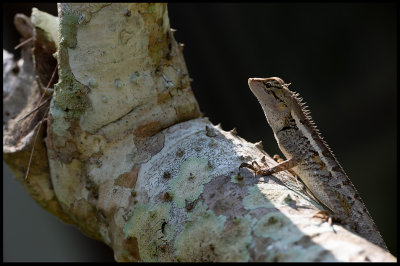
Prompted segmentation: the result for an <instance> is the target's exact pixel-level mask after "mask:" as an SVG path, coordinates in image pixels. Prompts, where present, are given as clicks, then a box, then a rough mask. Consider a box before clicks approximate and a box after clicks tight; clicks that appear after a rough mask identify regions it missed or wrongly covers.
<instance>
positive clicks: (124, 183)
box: [114, 166, 140, 188]
mask: <svg viewBox="0 0 400 266" xmlns="http://www.w3.org/2000/svg"><path fill="white" fill-rule="evenodd" d="M139 169H140V167H137V166H136V167H133V169H132V170H131V171H130V172H127V173H123V174H121V175H120V176H119V177H118V178H117V179H116V180H115V182H114V185H116V186H121V187H126V188H134V187H135V185H136V181H137V176H138V173H139Z"/></svg>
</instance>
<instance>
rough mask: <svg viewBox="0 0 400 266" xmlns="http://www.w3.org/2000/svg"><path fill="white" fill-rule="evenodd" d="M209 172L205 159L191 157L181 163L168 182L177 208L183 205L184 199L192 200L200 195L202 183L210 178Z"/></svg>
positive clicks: (184, 203)
mask: <svg viewBox="0 0 400 266" xmlns="http://www.w3.org/2000/svg"><path fill="white" fill-rule="evenodd" d="M210 172H211V168H210V167H209V165H208V160H207V159H203V158H196V157H193V158H189V159H187V160H186V161H185V162H183V163H182V165H181V167H180V169H179V172H178V175H177V177H175V178H174V179H173V180H171V182H170V183H169V188H170V190H171V192H172V193H173V200H174V202H175V204H176V205H177V206H178V207H179V208H183V207H185V205H186V201H187V202H189V203H190V202H193V201H195V200H196V199H197V198H198V197H199V196H200V194H201V193H202V192H203V188H204V184H206V183H208V182H209V181H210V180H211V176H209V174H210Z"/></svg>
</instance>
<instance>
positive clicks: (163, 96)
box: [157, 91, 171, 105]
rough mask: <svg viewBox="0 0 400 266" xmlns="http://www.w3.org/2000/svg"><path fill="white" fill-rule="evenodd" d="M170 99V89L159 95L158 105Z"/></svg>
mask: <svg viewBox="0 0 400 266" xmlns="http://www.w3.org/2000/svg"><path fill="white" fill-rule="evenodd" d="M170 99H171V94H170V93H169V91H164V92H162V93H160V94H159V95H158V97H157V105H162V104H164V103H165V102H167V101H168V100H170Z"/></svg>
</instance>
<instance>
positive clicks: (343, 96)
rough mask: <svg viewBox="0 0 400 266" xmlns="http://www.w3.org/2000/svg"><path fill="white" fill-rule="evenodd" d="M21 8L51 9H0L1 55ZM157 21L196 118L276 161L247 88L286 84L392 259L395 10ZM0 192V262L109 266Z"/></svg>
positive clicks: (208, 9) (216, 7)
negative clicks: (256, 82) (178, 55)
mask: <svg viewBox="0 0 400 266" xmlns="http://www.w3.org/2000/svg"><path fill="white" fill-rule="evenodd" d="M33 6H34V7H37V8H39V9H40V10H42V11H47V12H49V13H52V14H54V15H56V14H57V13H56V12H57V8H56V5H55V4H7V5H3V31H4V36H3V47H4V48H6V49H7V50H9V51H11V50H12V47H14V46H15V45H16V44H17V43H18V38H19V37H18V35H17V34H16V32H15V30H14V27H13V26H12V24H11V23H12V17H13V16H14V14H15V13H18V12H21V13H25V14H27V15H30V10H31V7H33ZM168 11H169V17H170V24H171V27H172V28H175V29H177V30H178V31H177V32H176V33H175V38H176V40H177V41H178V42H183V43H184V44H185V48H184V56H185V59H186V63H187V65H188V69H189V73H190V76H191V77H192V78H193V79H194V81H193V83H192V88H193V91H194V94H195V95H196V98H197V100H198V102H199V105H200V108H201V110H202V112H203V113H204V114H205V116H207V117H209V118H210V120H211V121H212V122H213V123H214V124H217V123H221V124H222V127H223V129H224V130H230V129H232V128H233V127H236V128H237V130H238V133H239V135H240V136H241V137H243V138H245V139H247V140H248V141H251V142H256V141H259V140H262V141H263V143H264V149H265V150H266V151H267V152H268V153H269V154H270V155H273V154H275V153H278V154H281V152H280V151H279V149H278V146H277V144H276V142H275V139H274V137H273V134H272V130H271V129H270V128H269V126H268V124H267V122H266V120H265V117H264V114H263V112H262V109H261V107H260V106H259V104H258V102H257V100H256V98H255V97H254V96H253V95H252V93H251V92H250V89H249V88H248V86H247V79H248V78H249V77H270V76H278V77H281V78H282V79H283V80H284V81H286V82H291V83H292V85H291V86H290V88H291V89H292V90H295V91H297V92H299V93H300V95H301V96H302V97H303V98H304V99H305V101H306V102H307V103H308V105H309V107H310V108H309V109H310V110H311V115H312V117H313V119H314V121H315V123H316V124H317V126H318V128H319V129H320V131H321V132H322V135H323V136H324V138H325V140H326V141H327V142H328V143H329V145H330V147H331V148H332V150H333V151H334V153H335V155H336V157H337V159H338V160H339V162H340V163H341V165H342V166H343V168H344V169H345V170H346V172H347V174H348V176H349V177H350V178H351V180H352V182H353V183H354V185H355V186H356V187H357V190H358V192H359V193H360V194H361V196H362V198H363V200H364V202H365V204H366V205H367V208H368V210H369V212H370V213H371V215H372V217H373V218H374V220H375V222H376V224H377V226H378V228H379V230H380V232H381V233H382V235H383V238H384V239H385V241H386V243H387V245H388V247H389V249H390V251H391V252H392V254H394V255H395V256H397V239H396V236H397V189H396V187H397V180H396V177H397V175H396V174H397V173H396V172H397V171H396V170H397V168H396V155H397V154H396V144H397V138H396V96H397V95H396V94H397V93H396V88H397V76H396V70H397V60H396V59H397V49H396V47H397V26H396V22H397V21H396V20H397V5H396V4H390V3H386V4H377V3H352V4H347V3H330V4H318V3H308V4H293V3H284V4H210V3H208V4H182V3H174V4H169V5H168ZM4 171H7V169H5V170H3V175H5V174H6V173H7V172H4ZM3 186H4V188H3V193H4V195H3V223H4V225H3V255H4V260H5V261H110V260H113V254H112V251H111V249H109V248H108V247H106V246H105V245H103V244H101V243H99V242H96V241H94V240H91V239H88V238H87V237H85V236H83V235H82V234H81V233H80V232H79V230H77V229H75V228H74V227H72V226H68V225H65V224H63V223H61V222H59V220H58V219H57V218H55V217H53V216H52V215H50V214H48V213H47V212H46V211H44V210H43V209H41V208H40V207H39V206H38V205H37V204H36V203H34V202H33V201H32V200H31V199H30V198H29V196H28V195H27V193H25V192H24V191H23V189H22V186H21V185H19V184H18V183H17V181H15V180H13V179H12V178H11V177H9V176H5V177H4V178H3Z"/></svg>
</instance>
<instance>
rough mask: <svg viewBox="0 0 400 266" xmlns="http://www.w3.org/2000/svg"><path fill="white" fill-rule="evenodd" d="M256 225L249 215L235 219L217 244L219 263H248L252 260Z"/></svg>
mask: <svg viewBox="0 0 400 266" xmlns="http://www.w3.org/2000/svg"><path fill="white" fill-rule="evenodd" d="M255 223H256V220H255V219H253V218H251V216H250V215H249V214H246V215H245V216H244V217H235V218H233V226H232V227H231V228H230V229H229V230H228V231H225V232H224V233H223V235H222V237H221V238H219V241H218V242H217V248H216V253H218V254H219V259H218V261H235V262H237V261H241V262H246V261H248V260H249V259H250V254H249V247H250V245H251V242H252V239H253V238H252V236H251V229H252V227H253V225H254V224H255Z"/></svg>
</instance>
